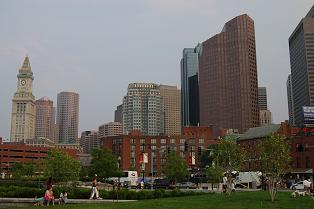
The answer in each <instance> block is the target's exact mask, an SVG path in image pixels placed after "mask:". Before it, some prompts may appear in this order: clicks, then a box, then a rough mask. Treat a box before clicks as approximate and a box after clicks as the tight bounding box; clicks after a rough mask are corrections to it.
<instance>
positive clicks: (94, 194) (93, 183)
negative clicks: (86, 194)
mask: <svg viewBox="0 0 314 209" xmlns="http://www.w3.org/2000/svg"><path fill="white" fill-rule="evenodd" d="M94 196H96V199H97V200H101V199H102V198H101V197H99V192H98V189H97V178H96V176H95V177H94V178H93V180H92V192H91V195H90V198H89V199H90V200H92V199H94Z"/></svg>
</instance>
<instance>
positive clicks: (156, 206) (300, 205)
mask: <svg viewBox="0 0 314 209" xmlns="http://www.w3.org/2000/svg"><path fill="white" fill-rule="evenodd" d="M290 194H291V193H290V192H279V193H278V195H277V200H276V201H274V202H271V201H270V197H269V195H268V193H267V192H236V193H233V194H232V195H231V196H226V195H224V194H204V195H199V196H188V197H177V198H164V199H154V200H141V201H138V202H128V203H100V204H71V205H62V206H59V205H56V206H49V208H54V209H59V208H60V209H61V208H63V209H103V208H105V209H259V208H265V209H273V208H276V209H277V208H278V209H311V208H313V209H314V200H313V199H312V197H309V196H305V197H298V198H291V197H290ZM95 201H97V200H95ZM29 208H34V207H29Z"/></svg>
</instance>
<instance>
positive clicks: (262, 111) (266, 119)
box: [258, 87, 272, 126]
mask: <svg viewBox="0 0 314 209" xmlns="http://www.w3.org/2000/svg"><path fill="white" fill-rule="evenodd" d="M258 109H259V120H260V126H264V125H269V124H271V122H272V117H271V112H270V110H269V109H268V107H267V90H266V87H258Z"/></svg>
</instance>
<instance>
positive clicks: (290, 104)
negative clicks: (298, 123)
mask: <svg viewBox="0 0 314 209" xmlns="http://www.w3.org/2000/svg"><path fill="white" fill-rule="evenodd" d="M286 85H287V98H288V112H289V124H290V125H295V122H294V108H293V92H292V80H291V74H289V76H288V79H287V83H286Z"/></svg>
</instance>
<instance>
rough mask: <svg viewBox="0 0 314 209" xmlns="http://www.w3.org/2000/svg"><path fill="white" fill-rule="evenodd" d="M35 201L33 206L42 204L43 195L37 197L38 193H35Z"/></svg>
mask: <svg viewBox="0 0 314 209" xmlns="http://www.w3.org/2000/svg"><path fill="white" fill-rule="evenodd" d="M34 199H35V201H36V202H35V203H34V206H43V205H44V197H39V195H38V194H36V195H35V198H34Z"/></svg>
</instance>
